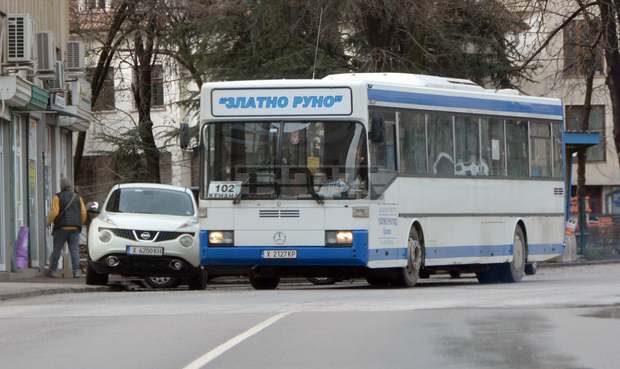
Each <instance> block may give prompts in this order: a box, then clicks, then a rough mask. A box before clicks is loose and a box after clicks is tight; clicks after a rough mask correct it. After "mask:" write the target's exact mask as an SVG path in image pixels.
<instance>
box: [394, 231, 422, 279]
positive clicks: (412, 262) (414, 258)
mask: <svg viewBox="0 0 620 369" xmlns="http://www.w3.org/2000/svg"><path fill="white" fill-rule="evenodd" d="M423 263H424V250H423V248H422V242H421V241H420V235H419V234H418V230H417V229H416V228H415V227H412V228H411V231H409V238H408V240H407V266H405V267H404V268H401V269H400V270H399V273H398V276H397V280H396V284H398V285H400V286H403V287H413V286H415V285H416V283H418V279H419V277H420V270H421V269H422V265H423Z"/></svg>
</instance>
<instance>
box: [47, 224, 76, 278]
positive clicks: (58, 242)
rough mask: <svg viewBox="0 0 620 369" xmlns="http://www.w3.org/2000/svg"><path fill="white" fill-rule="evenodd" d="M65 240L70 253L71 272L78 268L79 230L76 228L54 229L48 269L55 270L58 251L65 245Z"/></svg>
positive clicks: (58, 256)
mask: <svg viewBox="0 0 620 369" xmlns="http://www.w3.org/2000/svg"><path fill="white" fill-rule="evenodd" d="M65 242H66V243H67V244H69V253H70V254H71V267H72V268H73V274H75V273H76V272H78V271H79V270H80V231H78V230H64V229H55V230H54V249H53V250H52V257H51V259H50V270H52V271H54V270H56V267H57V266H58V259H60V253H61V252H62V248H63V247H64V246H65Z"/></svg>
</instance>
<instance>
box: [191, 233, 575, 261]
mask: <svg viewBox="0 0 620 369" xmlns="http://www.w3.org/2000/svg"><path fill="white" fill-rule="evenodd" d="M353 233H354V235H353V246H352V247H324V246H319V245H316V246H311V245H308V246H295V247H286V246H272V247H270V246H241V247H209V245H208V232H207V231H205V230H202V231H200V261H201V264H202V265H207V266H208V265H261V264H262V265H327V266H329V265H333V266H336V265H341V266H366V265H367V263H368V262H369V261H381V260H406V259H407V248H405V247H403V248H380V249H368V232H367V231H354V232H353ZM274 249H277V250H297V258H296V259H263V258H262V252H263V250H274ZM528 251H529V255H555V254H561V253H562V252H564V245H562V244H530V245H528ZM509 255H512V245H466V246H443V247H427V248H426V258H427V259H448V258H467V257H493V256H509Z"/></svg>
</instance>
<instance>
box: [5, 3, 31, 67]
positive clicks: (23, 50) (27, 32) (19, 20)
mask: <svg viewBox="0 0 620 369" xmlns="http://www.w3.org/2000/svg"><path fill="white" fill-rule="evenodd" d="M6 34H7V44H6V45H7V55H6V61H7V62H8V63H32V64H34V62H35V60H36V50H35V49H34V19H33V18H32V16H31V15H30V14H9V15H8V16H7V33H6Z"/></svg>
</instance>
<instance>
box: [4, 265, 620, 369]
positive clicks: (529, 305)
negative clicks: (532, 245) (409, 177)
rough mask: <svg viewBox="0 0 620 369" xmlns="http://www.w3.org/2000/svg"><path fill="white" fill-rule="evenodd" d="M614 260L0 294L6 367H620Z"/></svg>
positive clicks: (618, 278)
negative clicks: (331, 282) (509, 277)
mask: <svg viewBox="0 0 620 369" xmlns="http://www.w3.org/2000/svg"><path fill="white" fill-rule="evenodd" d="M619 332H620V265H618V264H616V265H602V266H590V267H571V268H558V269H543V270H540V271H539V274H538V275H536V276H533V277H528V278H527V279H526V280H525V281H524V282H523V283H519V284H510V285H508V284H506V285H479V284H477V282H476V281H475V279H466V278H465V279H459V280H450V279H447V278H434V279H430V280H427V281H424V282H423V283H422V284H421V285H419V287H416V288H412V289H374V288H370V287H368V286H367V285H365V284H364V283H361V282H356V283H341V284H338V285H336V286H333V287H324V288H317V287H313V286H310V285H309V284H289V285H284V286H282V288H281V289H280V290H277V291H253V290H251V289H250V288H249V287H248V286H243V285H236V286H230V285H226V286H216V287H213V288H210V289H209V290H208V291H183V290H179V291H163V292H153V291H145V292H98V293H83V294H66V295H55V296H44V297H38V298H30V299H22V300H12V301H5V302H0V368H2V369H4V368H38V367H41V368H46V369H53V368H105V369H116V368H132V369H139V368H145V369H147V368H148V369H154V368H162V369H167V368H170V369H197V368H222V369H223V368H226V369H229V368H252V369H262V368H265V369H267V368H269V369H278V368H282V369H284V368H286V369H291V368H295V369H297V368H300V369H305V368H321V369H325V368H352V369H353V368H354V369H365V368H407V369H410V368H459V369H460V368H541V369H547V368H548V369H556V368H557V369H559V368H570V369H576V368H597V369H598V368H613V369H615V368H620V350H618V348H619V347H620V346H619V344H618V341H619V340H620V334H619Z"/></svg>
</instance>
